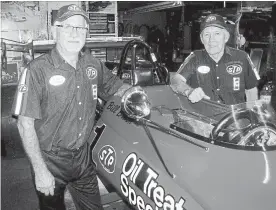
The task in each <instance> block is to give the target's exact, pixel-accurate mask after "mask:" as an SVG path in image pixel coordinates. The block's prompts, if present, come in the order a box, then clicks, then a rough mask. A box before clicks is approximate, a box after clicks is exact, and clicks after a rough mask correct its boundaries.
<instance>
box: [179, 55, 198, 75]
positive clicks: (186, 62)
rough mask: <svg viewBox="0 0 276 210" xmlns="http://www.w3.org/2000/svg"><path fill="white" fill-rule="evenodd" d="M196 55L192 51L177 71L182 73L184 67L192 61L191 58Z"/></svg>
mask: <svg viewBox="0 0 276 210" xmlns="http://www.w3.org/2000/svg"><path fill="white" fill-rule="evenodd" d="M193 57H195V54H194V52H191V53H190V55H189V56H188V57H187V58H186V59H185V61H184V62H183V63H182V64H181V66H180V67H179V69H178V70H177V73H181V72H182V71H183V69H184V68H185V66H186V65H187V64H188V63H189V62H190V61H191V59H192V58H193Z"/></svg>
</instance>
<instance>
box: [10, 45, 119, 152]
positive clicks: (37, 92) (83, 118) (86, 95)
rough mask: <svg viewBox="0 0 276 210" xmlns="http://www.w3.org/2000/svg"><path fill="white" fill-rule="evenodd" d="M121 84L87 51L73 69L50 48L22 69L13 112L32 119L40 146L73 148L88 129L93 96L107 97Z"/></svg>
mask: <svg viewBox="0 0 276 210" xmlns="http://www.w3.org/2000/svg"><path fill="white" fill-rule="evenodd" d="M122 84H123V83H122V81H121V80H120V79H119V78H118V77H116V76H115V75H113V74H112V73H111V71H110V70H108V69H107V68H106V67H105V65H104V64H103V63H102V62H100V61H99V60H98V59H96V58H94V57H92V56H91V55H90V54H83V55H80V56H79V61H78V63H77V67H76V69H74V68H73V67H72V66H71V65H69V64H68V63H67V62H66V61H65V60H64V59H63V58H62V57H61V55H60V54H59V53H58V51H57V50H56V49H53V50H52V51H51V52H50V53H49V54H45V55H42V56H40V57H39V58H37V59H35V60H33V61H32V62H31V63H30V64H29V66H28V67H27V68H26V69H25V70H24V71H23V73H22V75H21V78H20V81H19V85H18V91H17V94H16V97H15V100H14V105H13V113H14V114H15V115H22V116H27V117H31V118H34V119H35V129H36V133H37V136H38V139H39V142H40V146H41V148H42V149H43V150H51V148H52V146H58V147H62V148H67V149H76V148H79V147H80V146H82V145H83V144H84V143H85V142H86V140H87V139H88V137H89V135H90V133H91V131H92V126H93V124H94V115H95V108H96V103H97V97H98V96H99V97H102V98H103V99H107V98H108V97H109V96H111V95H113V94H114V93H115V92H116V91H117V90H118V89H119V87H121V85H122Z"/></svg>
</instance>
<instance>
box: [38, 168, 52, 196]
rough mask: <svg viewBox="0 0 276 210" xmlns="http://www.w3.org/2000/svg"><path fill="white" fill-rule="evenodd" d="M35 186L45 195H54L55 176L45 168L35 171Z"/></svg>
mask: <svg viewBox="0 0 276 210" xmlns="http://www.w3.org/2000/svg"><path fill="white" fill-rule="evenodd" d="M35 186H36V189H37V190H38V191H40V192H41V193H43V194H45V195H46V196H48V195H52V196H53V195H54V189H55V178H54V176H53V175H52V174H51V172H50V171H49V170H48V169H47V168H45V169H42V170H41V169H40V170H38V171H36V172H35Z"/></svg>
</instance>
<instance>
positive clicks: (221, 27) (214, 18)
mask: <svg viewBox="0 0 276 210" xmlns="http://www.w3.org/2000/svg"><path fill="white" fill-rule="evenodd" d="M229 36H230V35H229V32H228V30H227V26H226V23H225V21H224V19H223V17H221V16H220V15H216V14H211V15H208V16H207V17H206V18H205V19H204V20H203V21H202V23H201V25H200V39H201V42H202V43H203V45H204V48H205V49H203V50H197V51H194V52H192V53H191V54H190V55H189V56H188V57H187V58H186V60H185V61H184V63H183V64H182V65H181V66H180V68H179V70H178V71H177V73H172V74H171V87H172V88H173V90H174V91H176V92H180V93H183V94H184V95H186V96H187V97H188V99H189V100H190V101H191V102H192V103H195V102H198V101H200V100H201V99H203V98H204V99H211V100H214V101H217V102H218V103H224V104H228V105H230V104H238V103H243V102H245V101H246V100H247V101H253V100H257V99H258V91H257V87H256V86H257V83H258V80H259V79H260V77H259V75H258V72H257V70H256V68H255V67H254V65H253V63H252V61H251V59H250V57H249V56H248V55H247V53H245V52H243V51H240V50H237V49H234V48H230V47H228V46H226V43H227V41H228V39H229Z"/></svg>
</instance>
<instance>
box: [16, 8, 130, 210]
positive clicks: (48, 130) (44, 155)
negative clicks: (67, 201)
mask: <svg viewBox="0 0 276 210" xmlns="http://www.w3.org/2000/svg"><path fill="white" fill-rule="evenodd" d="M88 22H89V18H88V16H87V15H86V13H85V12H84V11H83V10H82V9H81V8H80V7H78V6H77V5H67V6H63V7H61V8H60V9H59V11H58V12H57V16H56V19H55V20H54V25H53V27H52V34H53V37H54V39H55V40H56V45H55V47H54V48H53V49H52V50H51V52H50V53H48V54H45V55H42V56H40V57H39V58H37V59H35V60H33V61H32V62H31V63H30V64H29V65H28V67H27V68H26V69H25V70H24V72H23V73H22V76H21V78H20V81H19V86H18V91H17V95H16V97H15V100H14V106H13V113H14V114H15V115H18V129H19V132H20V135H21V137H22V141H23V145H24V148H25V151H26V153H27V155H28V157H29V159H30V162H31V165H32V169H33V178H34V180H35V187H36V190H37V194H38V197H39V205H40V209H41V210H50V209H51V210H53V209H56V210H65V205H64V190H65V188H66V187H68V189H69V191H70V193H71V195H72V198H73V201H74V203H75V206H76V208H77V209H83V210H85V209H87V210H88V209H89V210H91V209H95V210H99V209H102V205H101V199H100V194H99V188H98V182H97V177H96V172H95V168H94V165H93V163H92V160H91V154H90V151H91V149H90V146H89V144H88V141H87V140H88V138H89V136H90V135H91V132H92V128H93V124H94V116H95V108H96V103H97V97H98V95H99V96H100V97H102V98H103V99H107V98H108V97H109V96H111V95H113V94H114V93H116V92H117V93H116V94H118V95H122V93H123V92H124V90H126V89H127V88H128V87H129V86H127V85H123V83H122V81H121V80H120V79H119V78H117V77H116V76H114V75H113V74H112V73H111V72H110V71H109V70H108V69H107V68H106V67H105V65H104V64H103V63H102V62H100V61H99V60H97V59H95V58H94V57H92V56H91V55H90V54H85V53H82V52H81V49H82V48H83V46H84V44H85V40H86V35H87V31H88Z"/></svg>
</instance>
